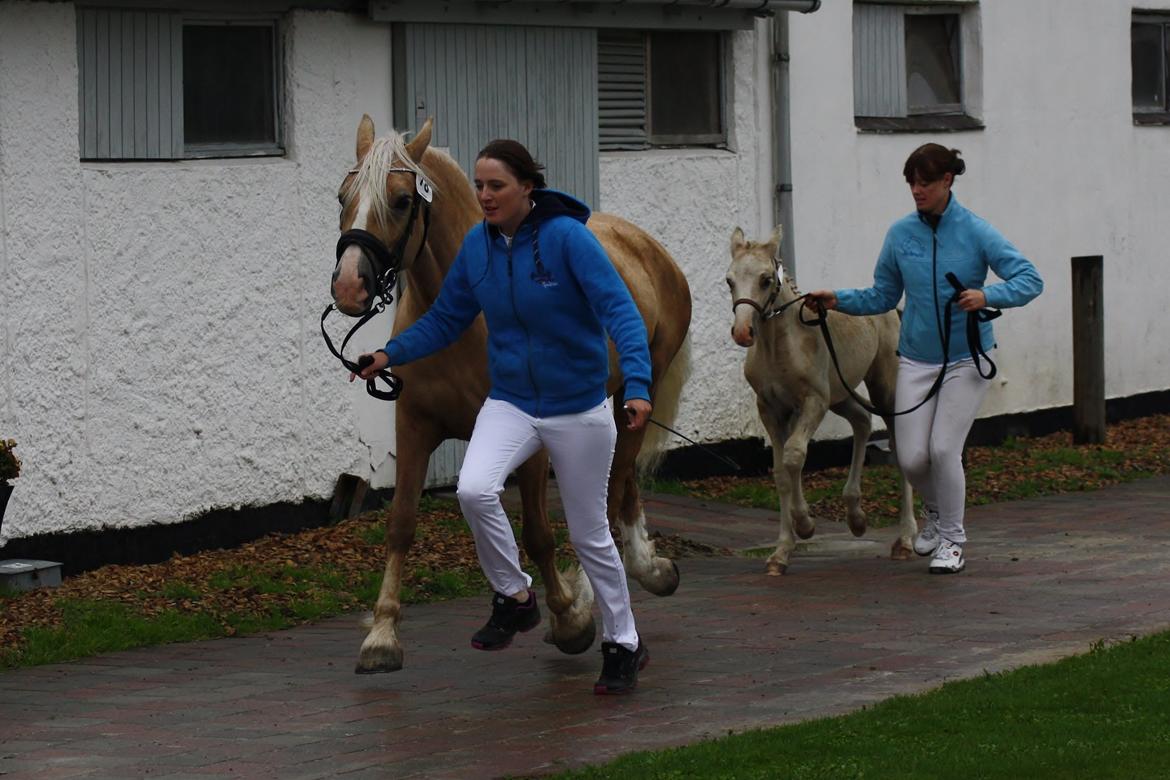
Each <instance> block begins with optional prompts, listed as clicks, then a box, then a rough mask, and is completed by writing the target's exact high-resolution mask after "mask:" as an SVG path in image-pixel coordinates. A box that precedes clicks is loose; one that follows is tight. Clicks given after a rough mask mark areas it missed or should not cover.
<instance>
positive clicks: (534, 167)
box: [475, 138, 548, 190]
mask: <svg viewBox="0 0 1170 780" xmlns="http://www.w3.org/2000/svg"><path fill="white" fill-rule="evenodd" d="M485 157H489V158H491V159H493V160H499V161H500V162H502V163H503V164H504V165H506V166H507V168H508V170H509V171H511V172H512V175H513V176H515V177H516V178H517V179H519V180H520V181H527V182H532V186H533V187H535V188H536V189H538V190H543V189H544V188H545V187H547V186H548V184H546V183H545V181H544V174H543V173H541V171H543V170H544V166H543V165H541V164H540V163H538V162H537V161H536V160H534V159H532V155H531V154H530V153H529V152H528V150H527V149H525V148H524V144H522V143H520V142H519V141H513V140H512V139H510V138H497V139H496V140H494V141H489V142H488V145H487V146H485V147H484V148H482V149H480V150H479V154H478V155H476V157H475V159H477V160H482V159H483V158H485Z"/></svg>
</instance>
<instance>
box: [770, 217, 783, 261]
mask: <svg viewBox="0 0 1170 780" xmlns="http://www.w3.org/2000/svg"><path fill="white" fill-rule="evenodd" d="M782 240H784V228H783V227H781V226H780V225H777V226H776V227H775V229H773V230H772V237H771V238H769V239H768V245H769V246H770V247H772V257H774V258H776V259H777V260H779V259H780V242H781V241H782Z"/></svg>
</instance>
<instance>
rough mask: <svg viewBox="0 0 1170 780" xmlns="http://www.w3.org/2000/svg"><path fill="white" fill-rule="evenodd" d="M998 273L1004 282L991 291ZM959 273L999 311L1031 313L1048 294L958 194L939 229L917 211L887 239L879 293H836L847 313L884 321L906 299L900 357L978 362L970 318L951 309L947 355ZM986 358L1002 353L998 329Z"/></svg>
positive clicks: (983, 334)
mask: <svg viewBox="0 0 1170 780" xmlns="http://www.w3.org/2000/svg"><path fill="white" fill-rule="evenodd" d="M989 268H990V269H991V270H992V271H994V272H995V275H996V276H998V277H999V278H1000V279H1002V280H1003V281H1002V282H997V283H995V284H989V285H987V286H986V287H984V286H983V283H984V282H985V281H986V280H987V270H988V269H989ZM947 272H952V273H954V274H955V276H957V277H958V279H959V281H960V282H962V284H963V286H964V287H969V288H973V289H982V290H983V294H984V295H985V296H986V298H987V305H988V306H989V307H991V308H996V309H1006V308H1009V307H1012V306H1023V305H1024V304H1025V303H1027V302H1028V301H1030V300H1032V299H1033V298H1035V297H1036V296H1037V295H1039V294H1040V293H1041V291H1042V290H1043V289H1044V282H1043V280H1041V279H1040V274H1039V273H1038V272H1037V271H1036V267H1035V266H1034V265H1032V263H1031V262H1029V261H1028V260H1027V258H1025V257H1024V256H1023V255H1022V254H1020V251H1019V250H1018V249H1016V248H1015V247H1014V246H1012V244H1011V242H1010V241H1008V240H1007V239H1006V238H1004V237H1003V235H1001V234H1000V232H999V231H998V230H996V229H995V228H994V227H992V226H991V225H990V224H989V223H988V222H987V221H986V220H984V219H983V218H982V217H979V216H977V215H976V214H974V213H973V212H971V211H969V210H968V209H966V208H964V207H963V205H962V204H960V203H959V202H958V200H956V199H955V196H954V194H953V193H952V195H951V197H950V201H949V202H948V203H947V207H946V209H944V210H943V213H942V214H941V215H940V218H939V219H938V221H937V223H936V224H935V225H933V226H932V225H931V223H930V221H928V220H927V218H926V217H925V216H924V215H922V214H919V213H918V212H915V213H913V214H910V215H908V216H905V217H903V218H902V219H900V220H898V221H897V222H895V223H894V224H893V225H892V226H891V227H890V229H889V231H888V232H887V233H886V239H885V242H884V243H883V244H882V251H881V254H880V255H879V256H878V261H877V267H876V268H875V269H874V272H873V287H869V288H864V289H856V290H835V291H834V292H835V294H836V295H837V309H838V310H840V311H842V312H844V313H846V314H880V313H882V312H885V311H889V310H890V309H892V308H894V307H895V306H897V305H898V301H899V300H901V298H902V293H903V292H905V293H906V307H905V310H904V312H903V314H902V330H901V335H900V338H899V340H898V354H899V355H903V356H905V357H908V358H910V359H912V360H918V361H921V362H924V363H933V364H935V365H940V364H942V363H944V362H946V363H950V362H954V361H956V360H963V359H964V358H969V357H970V352H969V349H968V344H967V339H966V337H965V336H964V333H965V331H966V319H967V312H965V311H963V310H962V309H960V308H959V307H958V306H957V305H952V306H951V323H950V329H951V337H950V349H949V353H950V354H949V355H946V356H944V355H943V347H942V333H941V329H942V328H945V327H946V323H945V322H943V315H944V313H945V310H946V303H947V301H948V300H949V299H950V298H951V296H953V295H954V294H955V290H954V288H953V287H951V285H950V283H949V282H947V279H946V274H947ZM979 337H980V342H981V344H982V347H983V349H984V351H987V350H989V349H991V348H992V347H994V346H995V335H994V333H993V331H992V327H991V323H990V322H980V323H979Z"/></svg>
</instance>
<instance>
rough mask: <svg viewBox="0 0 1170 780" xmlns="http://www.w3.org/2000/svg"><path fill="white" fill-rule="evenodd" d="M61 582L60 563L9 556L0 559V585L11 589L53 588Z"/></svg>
mask: <svg viewBox="0 0 1170 780" xmlns="http://www.w3.org/2000/svg"><path fill="white" fill-rule="evenodd" d="M60 584H61V564H59V563H54V562H53V561H32V560H28V559H24V558H10V559H8V560H6V561H0V586H3V587H5V588H9V589H12V590H35V589H36V588H55V587H57V586H58V585H60Z"/></svg>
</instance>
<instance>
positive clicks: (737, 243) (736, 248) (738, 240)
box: [731, 227, 747, 255]
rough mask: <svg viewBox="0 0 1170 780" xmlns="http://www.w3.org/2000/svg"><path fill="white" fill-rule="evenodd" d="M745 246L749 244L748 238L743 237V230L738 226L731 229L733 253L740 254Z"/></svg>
mask: <svg viewBox="0 0 1170 780" xmlns="http://www.w3.org/2000/svg"><path fill="white" fill-rule="evenodd" d="M745 246H747V239H745V238H744V237H743V230H742V229H741V228H739V227H737V228H736V229H735V230H733V231H731V254H733V255H735V254H739V252H740V250H742V249H743V248H744V247H745Z"/></svg>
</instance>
